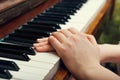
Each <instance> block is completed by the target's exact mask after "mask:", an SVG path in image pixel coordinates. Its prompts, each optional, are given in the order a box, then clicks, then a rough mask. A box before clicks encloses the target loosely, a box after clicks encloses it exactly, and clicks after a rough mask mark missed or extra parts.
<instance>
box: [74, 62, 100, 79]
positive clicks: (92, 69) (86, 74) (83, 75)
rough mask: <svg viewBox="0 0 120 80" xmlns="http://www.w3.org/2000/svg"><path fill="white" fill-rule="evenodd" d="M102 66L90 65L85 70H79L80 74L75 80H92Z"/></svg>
mask: <svg viewBox="0 0 120 80" xmlns="http://www.w3.org/2000/svg"><path fill="white" fill-rule="evenodd" d="M101 67H102V66H101V65H100V64H95V65H92V64H91V65H89V66H86V67H84V68H79V70H78V72H77V73H78V74H76V75H75V78H76V79H77V80H91V79H92V78H93V77H94V75H95V73H96V72H97V70H98V69H99V68H101Z"/></svg>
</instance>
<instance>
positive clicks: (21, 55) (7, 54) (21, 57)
mask: <svg viewBox="0 0 120 80" xmlns="http://www.w3.org/2000/svg"><path fill="white" fill-rule="evenodd" d="M0 57H5V58H10V59H16V60H22V61H29V60H30V58H29V57H28V55H27V54H26V53H20V52H14V51H7V50H1V51H0Z"/></svg>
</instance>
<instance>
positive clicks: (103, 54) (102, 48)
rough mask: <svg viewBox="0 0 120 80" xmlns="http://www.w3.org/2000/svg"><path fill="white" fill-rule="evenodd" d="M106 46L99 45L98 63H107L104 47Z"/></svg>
mask: <svg viewBox="0 0 120 80" xmlns="http://www.w3.org/2000/svg"><path fill="white" fill-rule="evenodd" d="M107 46H108V44H100V45H99V48H100V63H105V62H107V61H108V55H107V52H106V47H107Z"/></svg>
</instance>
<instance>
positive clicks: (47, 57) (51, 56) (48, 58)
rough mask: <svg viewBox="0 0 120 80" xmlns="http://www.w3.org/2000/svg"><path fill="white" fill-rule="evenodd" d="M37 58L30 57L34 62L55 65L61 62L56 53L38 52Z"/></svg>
mask: <svg viewBox="0 0 120 80" xmlns="http://www.w3.org/2000/svg"><path fill="white" fill-rule="evenodd" d="M36 53H37V55H36V56H29V57H30V58H31V60H32V61H40V62H46V63H52V64H55V63H57V62H58V61H59V59H60V58H59V57H58V56H57V54H56V53H55V52H36Z"/></svg>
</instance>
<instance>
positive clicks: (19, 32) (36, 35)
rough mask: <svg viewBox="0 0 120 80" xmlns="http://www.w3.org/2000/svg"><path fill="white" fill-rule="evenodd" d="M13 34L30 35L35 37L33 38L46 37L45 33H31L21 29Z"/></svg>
mask: <svg viewBox="0 0 120 80" xmlns="http://www.w3.org/2000/svg"><path fill="white" fill-rule="evenodd" d="M12 34H14V35H19V36H28V37H33V38H36V37H38V38H43V37H44V36H43V34H37V33H30V32H24V33H22V32H21V31H17V30H16V31H15V32H14V33H12ZM46 36H48V35H46Z"/></svg>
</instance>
